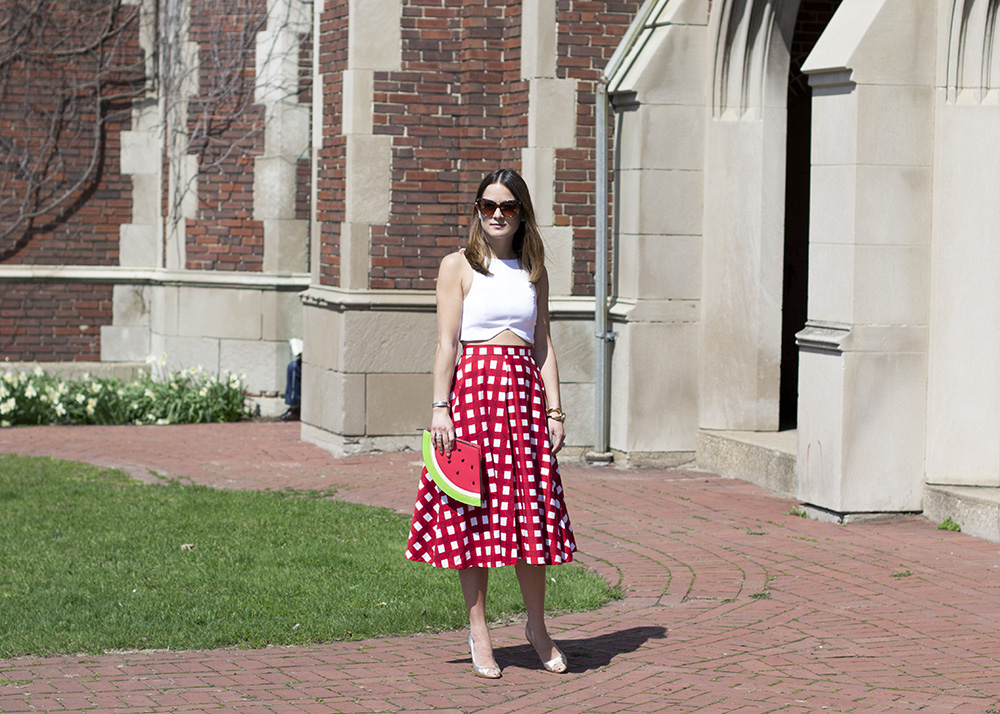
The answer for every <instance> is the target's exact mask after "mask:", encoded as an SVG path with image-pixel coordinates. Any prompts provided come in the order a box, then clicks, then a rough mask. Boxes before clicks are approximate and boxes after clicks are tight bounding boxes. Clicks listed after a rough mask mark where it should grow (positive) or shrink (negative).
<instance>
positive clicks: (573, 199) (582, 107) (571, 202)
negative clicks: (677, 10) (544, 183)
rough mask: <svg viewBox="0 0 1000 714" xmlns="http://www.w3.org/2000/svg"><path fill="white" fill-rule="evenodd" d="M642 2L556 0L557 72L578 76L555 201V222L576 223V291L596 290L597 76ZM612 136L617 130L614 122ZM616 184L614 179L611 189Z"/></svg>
mask: <svg viewBox="0 0 1000 714" xmlns="http://www.w3.org/2000/svg"><path fill="white" fill-rule="evenodd" d="M641 5H642V3H641V2H640V1H639V0H632V1H629V2H624V1H623V2H591V1H586V2H583V1H579V0H559V2H558V3H557V11H558V21H559V28H558V31H559V45H558V47H559V50H558V51H559V59H558V66H557V73H558V76H559V77H565V78H571V79H576V80H577V114H576V125H577V130H576V146H575V147H574V148H572V149H559V150H558V151H557V152H556V192H555V207H554V208H555V222H556V225H561V226H572V227H573V256H574V266H573V294H574V295H593V293H594V261H595V254H594V239H595V235H596V224H595V222H594V216H595V213H594V200H595V193H594V192H595V178H596V176H595V173H594V164H595V159H596V154H595V150H596V106H595V99H596V90H597V80H598V79H599V78H600V75H601V71H602V70H603V69H604V67H605V66H607V63H608V60H610V59H611V55H612V54H614V51H615V48H616V47H618V43H619V42H620V41H621V38H622V36H623V35H624V34H625V31H626V30H627V29H628V26H629V24H630V23H631V22H632V20H633V19H634V18H635V16H636V14H637V13H638V12H639V8H640V6H641ZM611 120H612V121H613V118H612V119H611ZM608 136H609V137H610V136H613V131H612V125H611V124H609V129H608ZM612 186H613V184H612V183H611V182H609V190H610V189H611V188H612ZM609 198H610V197H609Z"/></svg>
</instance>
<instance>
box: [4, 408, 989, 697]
mask: <svg viewBox="0 0 1000 714" xmlns="http://www.w3.org/2000/svg"><path fill="white" fill-rule="evenodd" d="M0 452H15V453H22V454H35V455H50V456H56V457H60V458H70V459H78V460H83V461H89V462H93V463H99V464H104V465H110V466H115V467H118V468H122V469H124V470H125V471H127V472H129V473H131V474H132V475H134V476H136V477H138V478H143V479H151V478H152V476H151V473H150V472H151V471H155V472H157V473H159V474H163V475H170V476H175V477H180V478H185V479H190V480H191V481H194V482H198V483H208V484H214V485H218V486H221V487H225V488H285V487H295V488H310V487H327V488H336V489H338V493H339V494H340V495H341V496H342V497H343V498H344V499H346V500H351V501H356V502H364V503H373V504H379V505H384V506H389V507H392V508H396V509H398V510H400V511H404V512H406V511H409V509H410V506H411V503H410V500H411V499H412V497H413V493H414V489H415V487H416V478H417V477H416V466H415V463H416V461H417V457H416V455H414V454H412V453H410V454H394V455H376V456H363V457H355V458H350V459H340V460H336V459H333V458H331V457H330V456H329V455H328V454H326V453H325V452H324V451H322V450H320V449H318V448H315V447H313V446H310V445H308V444H303V443H301V442H299V441H298V427H297V426H296V425H288V424H270V423H263V424H235V425H218V426H190V427H189V426H170V427H109V428H104V427H77V428H65V427H64V428H47V427H46V428H32V429H14V430H11V429H7V430H0ZM376 472H378V473H381V474H384V475H385V474H387V475H390V476H398V478H389V479H384V478H383V479H381V480H380V481H379V485H378V486H377V487H376V485H375V483H374V480H373V479H371V478H370V475H371V474H372V473H376ZM563 478H564V482H565V484H566V487H567V497H568V498H567V500H568V503H569V506H570V513H571V516H572V518H573V522H574V525H575V530H576V532H577V537H578V542H579V545H580V548H581V554H580V558H579V561H580V562H583V563H586V564H587V565H589V566H591V567H594V568H596V569H597V570H598V571H599V572H601V573H602V574H604V575H605V576H606V577H608V578H609V579H610V580H611V581H612V582H621V583H622V585H623V587H624V589H625V591H626V592H627V593H628V595H627V597H626V598H625V599H624V600H622V601H619V602H617V603H615V604H613V605H611V606H609V607H607V608H605V609H603V610H600V611H598V612H591V613H584V614H577V615H565V616H560V617H554V618H552V620H551V624H550V627H551V629H552V631H553V633H554V635H555V637H556V639H557V641H558V642H559V643H560V644H561V645H562V647H563V649H564V650H565V651H566V653H567V655H568V656H569V658H570V663H571V673H570V674H569V675H567V676H562V677H560V676H557V675H551V674H548V673H546V672H544V671H542V670H541V668H540V666H539V665H538V664H537V662H536V661H535V660H534V657H533V652H531V651H529V649H528V646H527V645H526V643H525V642H524V641H523V635H522V634H521V631H522V626H520V625H517V624H511V625H507V626H504V627H500V628H497V629H496V630H495V634H494V641H495V644H496V645H497V651H496V654H497V659H498V661H499V662H500V663H501V665H502V666H503V667H504V677H503V679H502V680H499V681H497V682H488V681H485V680H481V679H474V678H473V677H472V676H471V674H470V672H469V654H468V652H467V651H466V650H465V644H464V635H463V633H460V632H459V633H454V632H448V633H440V634H433V635H420V636H415V637H399V638H387V639H379V640H370V641H365V642H348V643H338V644H332V645H324V646H319V647H298V648H270V649H264V650H252V651H220V652H138V653H126V654H112V655H105V656H99V657H94V656H86V657H72V656H71V657H51V658H43V659H38V658H30V659H23V660H13V661H11V660H6V661H5V660H0V712H28V711H46V712H64V711H70V712H72V711H97V712H239V713H240V714H257V713H258V712H261V713H262V712H274V713H291V712H296V713H297V712H373V711H389V712H401V711H426V710H431V709H433V710H437V711H452V712H475V711H491V712H494V711H495V712H523V713H528V712H547V711H561V712H562V711H566V712H624V711H632V712H653V711H669V712H695V711H703V712H739V713H740V714H743V713H749V712H777V711H780V712H817V711H830V712H904V711H905V712H909V711H924V712H940V713H942V714H948V713H950V712H955V713H962V712H977V713H978V714H984V713H985V714H988V713H989V712H1000V669H998V666H1000V567H998V566H1000V546H998V545H996V544H992V543H987V542H984V541H979V540H975V539H973V538H970V537H968V536H964V535H962V534H959V533H949V532H945V531H938V530H937V529H936V528H935V527H934V526H933V525H932V524H930V523H929V522H927V521H925V520H924V519H922V518H917V517H912V518H904V519H900V520H896V521H892V522H887V523H881V524H869V525H853V526H848V527H842V526H835V525H829V524H823V523H818V522H815V521H810V520H806V519H803V518H797V517H795V516H792V515H789V514H788V513H787V512H788V511H789V510H790V509H791V508H792V507H793V506H794V505H795V504H794V502H792V501H788V500H783V499H778V498H774V497H772V496H770V495H768V494H767V493H765V492H764V491H762V490H761V489H759V488H756V487H754V486H751V485H749V484H745V483H742V482H739V481H730V480H725V479H722V478H719V477H717V476H714V475H711V474H706V473H697V472H692V471H683V470H636V471H624V470H614V469H588V468H584V467H577V466H568V465H564V467H563ZM387 483H388V484H389V485H388V486H386V485H385V484H387ZM456 588H457V583H456ZM2 606H4V607H9V606H10V605H9V604H3V605H2Z"/></svg>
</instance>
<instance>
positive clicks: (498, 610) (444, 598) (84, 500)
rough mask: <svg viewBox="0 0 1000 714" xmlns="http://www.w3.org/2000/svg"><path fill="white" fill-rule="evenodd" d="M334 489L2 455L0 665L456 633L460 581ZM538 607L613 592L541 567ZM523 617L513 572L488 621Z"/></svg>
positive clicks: (502, 583) (404, 523)
mask: <svg viewBox="0 0 1000 714" xmlns="http://www.w3.org/2000/svg"><path fill="white" fill-rule="evenodd" d="M333 499H334V494H333V493H331V492H298V493H284V492H281V493H279V492H255V491H223V490H217V489H213V488H209V487H205V486H191V485H182V484H180V483H177V482H173V481H164V482H163V484H162V485H149V484H143V483H140V482H137V481H134V480H132V479H130V478H128V477H127V476H126V475H124V474H122V473H120V472H118V471H114V470H110V469H103V468H99V467H95V466H90V465H87V464H80V463H74V462H66V461H55V460H52V459H39V458H26V457H19V456H10V455H0V657H16V656H22V655H42V654H51V653H67V652H69V653H75V652H102V651H107V650H120V649H147V648H148V649H161V648H166V649H207V648H216V647H228V646H236V647H260V646H264V645H267V644H307V643H316V642H325V641H330V640H337V639H362V638H367V637H374V636H378V635H387V634H395V633H407V632H418V631H422V630H441V629H449V628H461V627H464V626H466V625H467V621H466V615H465V607H464V605H463V603H462V597H461V592H460V589H459V586H458V578H457V575H456V574H455V572H453V571H442V570H439V569H436V568H432V567H430V566H427V565H423V564H418V563H411V562H409V561H407V560H405V559H404V558H403V551H404V549H405V545H406V536H407V530H408V527H409V519H408V518H407V517H405V516H402V515H399V514H397V513H393V512H392V511H389V510H387V509H381V508H371V507H366V506H356V505H351V504H346V503H340V502H338V501H336V500H333ZM548 576H549V582H548V586H549V590H548V593H549V598H548V605H549V607H550V608H551V609H553V610H555V611H579V610H587V609H594V608H597V607H600V606H601V605H603V604H605V603H606V602H608V601H609V600H610V599H613V598H615V597H617V596H618V593H617V591H616V590H615V589H613V588H612V587H610V586H609V585H608V583H607V582H605V581H604V580H603V579H602V578H600V577H598V576H597V575H595V574H593V573H591V572H589V571H587V570H585V569H583V568H581V567H578V566H573V565H567V566H560V567H555V568H549V571H548ZM521 611H523V604H522V603H521V597H520V592H519V590H518V588H517V582H516V579H515V578H514V572H513V568H502V569H500V570H499V571H498V572H497V573H496V574H495V577H493V578H492V579H491V581H490V612H489V615H490V617H491V618H492V619H494V620H500V619H504V618H507V617H510V616H511V615H514V614H515V613H518V612H521Z"/></svg>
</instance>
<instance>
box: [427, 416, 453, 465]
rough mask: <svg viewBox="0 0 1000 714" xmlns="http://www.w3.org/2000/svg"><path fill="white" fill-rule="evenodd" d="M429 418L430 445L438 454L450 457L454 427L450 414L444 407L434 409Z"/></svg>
mask: <svg viewBox="0 0 1000 714" xmlns="http://www.w3.org/2000/svg"><path fill="white" fill-rule="evenodd" d="M433 412H434V413H433V415H432V416H431V443H433V444H434V448H435V449H437V450H438V452H439V453H441V454H444V455H445V456H451V450H452V449H453V448H454V447H455V425H454V424H453V423H452V421H451V412H450V411H449V410H448V409H447V408H446V407H434V410H433Z"/></svg>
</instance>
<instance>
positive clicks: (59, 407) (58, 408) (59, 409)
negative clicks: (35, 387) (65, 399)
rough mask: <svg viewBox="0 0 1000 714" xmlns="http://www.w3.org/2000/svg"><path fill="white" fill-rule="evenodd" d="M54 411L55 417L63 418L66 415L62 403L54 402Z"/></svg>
mask: <svg viewBox="0 0 1000 714" xmlns="http://www.w3.org/2000/svg"><path fill="white" fill-rule="evenodd" d="M55 409H56V414H57V415H59V416H65V415H66V407H64V406H63V405H62V402H56V406H55Z"/></svg>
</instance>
